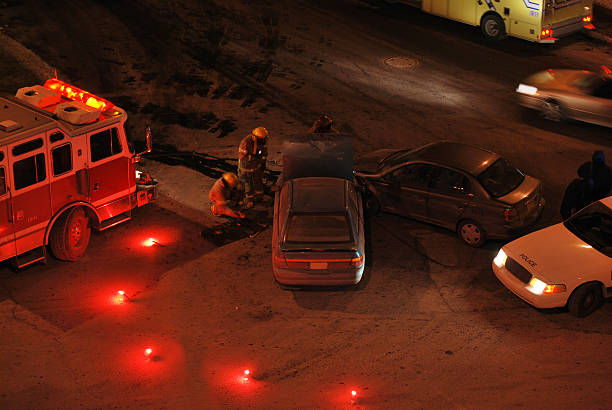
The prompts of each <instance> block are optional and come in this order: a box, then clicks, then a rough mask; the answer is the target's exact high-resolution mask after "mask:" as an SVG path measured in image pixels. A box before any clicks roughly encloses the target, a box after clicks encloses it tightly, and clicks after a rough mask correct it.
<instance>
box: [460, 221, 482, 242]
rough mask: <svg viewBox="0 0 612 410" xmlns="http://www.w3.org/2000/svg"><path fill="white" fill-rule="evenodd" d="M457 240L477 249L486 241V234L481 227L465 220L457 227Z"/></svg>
mask: <svg viewBox="0 0 612 410" xmlns="http://www.w3.org/2000/svg"><path fill="white" fill-rule="evenodd" d="M457 234H458V235H459V238H461V240H462V241H463V242H465V243H466V244H468V245H470V246H472V247H474V248H478V247H479V246H482V244H484V243H485V241H486V234H485V231H484V230H483V229H482V227H481V226H480V225H479V224H478V223H477V222H475V221H471V220H465V221H461V222H460V223H459V226H458V227H457Z"/></svg>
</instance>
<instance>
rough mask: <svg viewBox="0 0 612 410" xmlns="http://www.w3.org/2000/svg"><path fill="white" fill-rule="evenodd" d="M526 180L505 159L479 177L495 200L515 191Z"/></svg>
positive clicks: (501, 159)
mask: <svg viewBox="0 0 612 410" xmlns="http://www.w3.org/2000/svg"><path fill="white" fill-rule="evenodd" d="M524 179H525V174H523V173H522V172H521V171H519V170H518V169H516V168H515V167H513V166H512V165H511V164H510V162H508V160H507V159H505V158H500V159H498V160H497V161H495V162H494V163H493V165H491V166H490V167H489V168H487V169H485V170H484V172H482V173H481V174H480V175H479V176H478V181H480V183H481V184H482V186H483V188H484V189H486V190H487V192H488V193H489V194H491V196H492V197H494V198H499V197H500V196H504V195H507V194H509V193H510V192H512V191H514V190H515V189H516V188H517V187H518V186H519V185H521V183H522V182H523V180H524Z"/></svg>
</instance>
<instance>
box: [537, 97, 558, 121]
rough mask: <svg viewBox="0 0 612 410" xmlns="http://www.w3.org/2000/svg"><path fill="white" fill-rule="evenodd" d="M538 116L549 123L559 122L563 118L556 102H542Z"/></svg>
mask: <svg viewBox="0 0 612 410" xmlns="http://www.w3.org/2000/svg"><path fill="white" fill-rule="evenodd" d="M540 114H541V115H542V117H544V118H546V119H547V120H551V121H561V120H563V118H564V115H563V110H562V109H561V106H560V105H559V103H558V102H556V101H544V102H543V103H542V106H541V107H540Z"/></svg>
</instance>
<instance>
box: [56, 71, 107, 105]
mask: <svg viewBox="0 0 612 410" xmlns="http://www.w3.org/2000/svg"><path fill="white" fill-rule="evenodd" d="M44 87H45V88H48V89H49V90H53V91H57V92H58V93H60V94H61V95H62V96H63V97H65V98H68V99H70V100H73V101H79V102H82V103H83V104H85V105H88V106H90V107H92V108H95V109H97V110H100V111H106V110H109V109H111V108H112V107H113V106H114V104H113V103H111V102H110V101H107V100H105V99H104V98H100V97H98V96H97V95H94V94H92V93H90V92H88V91H85V90H81V89H80V88H78V87H75V86H74V85H70V84H68V83H65V82H63V81H61V80H58V79H57V78H50V79H48V80H47V81H46V82H45V85H44Z"/></svg>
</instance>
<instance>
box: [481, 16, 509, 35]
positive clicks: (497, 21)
mask: <svg viewBox="0 0 612 410" xmlns="http://www.w3.org/2000/svg"><path fill="white" fill-rule="evenodd" d="M480 29H481V30H482V34H483V35H484V36H485V38H486V39H487V40H490V41H498V40H501V39H503V38H504V37H506V26H505V25H504V21H503V20H502V19H501V17H499V16H498V15H497V14H487V15H486V16H484V17H483V18H482V21H481V22H480Z"/></svg>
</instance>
